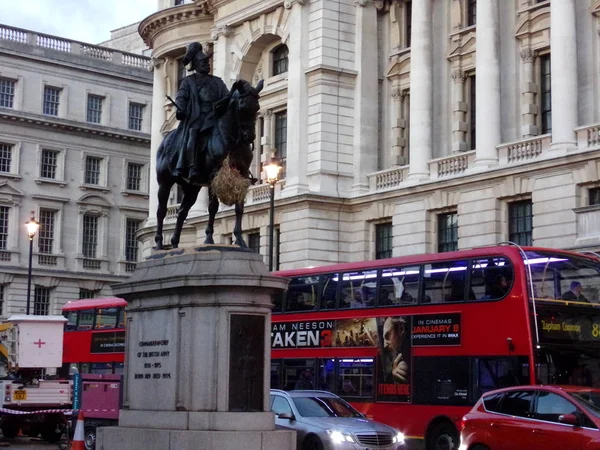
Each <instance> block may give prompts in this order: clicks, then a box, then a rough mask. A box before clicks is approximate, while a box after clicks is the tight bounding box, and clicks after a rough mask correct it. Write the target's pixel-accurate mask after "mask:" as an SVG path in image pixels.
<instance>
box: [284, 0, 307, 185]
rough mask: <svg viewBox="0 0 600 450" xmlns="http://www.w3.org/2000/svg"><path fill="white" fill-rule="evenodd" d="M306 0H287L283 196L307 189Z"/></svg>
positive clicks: (285, 3)
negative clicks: (286, 96)
mask: <svg viewBox="0 0 600 450" xmlns="http://www.w3.org/2000/svg"><path fill="white" fill-rule="evenodd" d="M305 3H307V0H285V1H284V4H283V5H284V7H285V8H286V9H291V11H290V17H289V25H288V29H289V30H291V33H290V35H289V38H288V44H287V45H288V51H289V53H288V60H289V65H288V101H287V121H288V124H290V125H289V126H288V127H287V162H286V167H285V190H284V191H282V195H284V196H295V195H298V194H301V193H305V192H307V191H308V182H307V171H308V84H307V82H306V75H305V73H304V71H305V70H306V68H307V67H308V45H309V39H308V14H309V10H308V8H305V7H304V6H303V5H304V4H305Z"/></svg>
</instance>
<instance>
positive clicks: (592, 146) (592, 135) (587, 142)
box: [575, 124, 600, 150]
mask: <svg viewBox="0 0 600 450" xmlns="http://www.w3.org/2000/svg"><path fill="white" fill-rule="evenodd" d="M575 132H576V133H577V148H578V149H579V150H598V149H600V124H599V125H587V126H584V127H579V128H576V129H575Z"/></svg>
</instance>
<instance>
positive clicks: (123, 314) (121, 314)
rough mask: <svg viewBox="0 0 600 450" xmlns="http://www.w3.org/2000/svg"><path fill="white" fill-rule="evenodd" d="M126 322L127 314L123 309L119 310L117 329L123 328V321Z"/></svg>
mask: <svg viewBox="0 0 600 450" xmlns="http://www.w3.org/2000/svg"><path fill="white" fill-rule="evenodd" d="M126 320H127V313H126V312H125V308H119V319H118V321H117V328H125V321H126Z"/></svg>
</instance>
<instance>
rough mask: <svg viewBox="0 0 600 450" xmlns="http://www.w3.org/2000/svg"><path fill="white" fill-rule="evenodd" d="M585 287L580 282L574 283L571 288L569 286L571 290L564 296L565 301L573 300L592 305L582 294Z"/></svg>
mask: <svg viewBox="0 0 600 450" xmlns="http://www.w3.org/2000/svg"><path fill="white" fill-rule="evenodd" d="M582 290H583V287H582V286H581V283H580V282H579V281H573V282H572V283H571V286H569V290H568V291H567V292H565V293H564V294H563V296H562V298H563V300H571V301H574V302H586V303H590V301H589V300H588V299H587V298H585V296H584V295H583V294H582V293H581V291H582Z"/></svg>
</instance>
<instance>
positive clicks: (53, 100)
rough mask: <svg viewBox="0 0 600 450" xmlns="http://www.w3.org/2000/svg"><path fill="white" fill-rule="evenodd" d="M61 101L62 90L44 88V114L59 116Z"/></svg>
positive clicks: (49, 87)
mask: <svg viewBox="0 0 600 450" xmlns="http://www.w3.org/2000/svg"><path fill="white" fill-rule="evenodd" d="M59 101H60V89H59V88H55V87H51V86H46V87H45V88H44V114H46V115H47V116H58V104H59Z"/></svg>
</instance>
